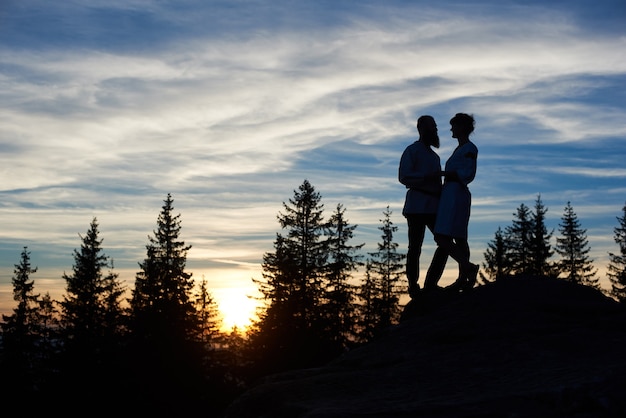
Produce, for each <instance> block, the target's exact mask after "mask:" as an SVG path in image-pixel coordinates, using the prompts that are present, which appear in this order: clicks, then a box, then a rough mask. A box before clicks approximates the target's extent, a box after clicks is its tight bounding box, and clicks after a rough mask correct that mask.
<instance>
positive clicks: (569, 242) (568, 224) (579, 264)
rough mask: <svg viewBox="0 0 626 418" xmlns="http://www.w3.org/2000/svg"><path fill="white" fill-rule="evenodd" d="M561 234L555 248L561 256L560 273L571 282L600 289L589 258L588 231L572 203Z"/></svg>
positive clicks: (560, 225) (564, 216) (559, 262)
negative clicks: (583, 226) (581, 223)
mask: <svg viewBox="0 0 626 418" xmlns="http://www.w3.org/2000/svg"><path fill="white" fill-rule="evenodd" d="M559 232H560V236H559V237H557V239H556V247H555V250H556V252H557V254H559V255H560V256H561V259H560V260H559V261H557V263H556V266H557V268H558V273H559V274H564V275H565V277H564V278H565V279H566V280H568V281H570V282H573V283H579V284H583V285H586V286H591V287H593V288H596V289H599V288H600V281H599V279H598V278H596V277H595V274H596V271H597V270H596V269H595V268H594V266H593V260H592V259H590V258H589V252H590V248H589V241H587V235H586V234H587V230H586V229H583V228H581V225H580V222H579V220H578V216H577V215H576V213H575V212H574V208H572V205H571V203H570V202H567V205H566V206H565V209H564V212H563V216H562V217H561V222H560V223H559Z"/></svg>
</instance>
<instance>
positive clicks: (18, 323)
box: [0, 247, 41, 391]
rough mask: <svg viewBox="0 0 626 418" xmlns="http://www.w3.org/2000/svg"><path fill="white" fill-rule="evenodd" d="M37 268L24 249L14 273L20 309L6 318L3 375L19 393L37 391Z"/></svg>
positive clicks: (12, 280)
mask: <svg viewBox="0 0 626 418" xmlns="http://www.w3.org/2000/svg"><path fill="white" fill-rule="evenodd" d="M36 272H37V268H36V267H34V268H33V267H32V266H31V264H30V252H29V251H28V249H27V247H24V249H23V250H22V253H21V257H20V263H19V264H16V265H15V269H14V270H13V278H12V279H11V283H12V284H13V300H14V301H15V302H17V306H16V307H15V308H14V309H13V313H12V314H11V315H2V320H3V322H2V323H1V324H0V326H1V327H2V338H1V339H0V341H1V342H2V348H3V351H2V353H3V355H2V357H0V359H1V360H2V370H3V373H2V376H3V379H5V378H6V379H9V380H10V381H11V385H12V386H14V388H13V389H15V390H16V391H22V390H27V391H31V390H32V389H33V387H32V386H33V383H34V376H33V371H34V369H35V366H36V363H37V355H38V346H39V341H40V339H41V336H40V333H39V318H38V298H39V295H36V294H34V286H35V282H34V280H33V279H31V277H30V276H31V274H33V273H36Z"/></svg>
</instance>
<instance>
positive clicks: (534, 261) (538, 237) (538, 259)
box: [529, 195, 556, 277]
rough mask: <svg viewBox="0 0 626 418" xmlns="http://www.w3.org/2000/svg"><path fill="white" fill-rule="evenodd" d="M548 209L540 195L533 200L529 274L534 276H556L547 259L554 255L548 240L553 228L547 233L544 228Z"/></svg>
mask: <svg viewBox="0 0 626 418" xmlns="http://www.w3.org/2000/svg"><path fill="white" fill-rule="evenodd" d="M547 212H548V209H547V208H546V207H545V206H544V205H543V202H542V201H541V196H540V195H539V196H537V199H536V200H535V211H534V212H533V213H532V216H531V219H532V226H533V229H532V232H531V239H530V260H531V264H530V268H531V269H530V272H529V273H530V274H531V275H535V276H547V277H556V272H555V271H554V267H553V266H552V264H551V263H550V261H549V259H550V257H552V255H554V251H552V245H551V244H550V240H551V239H552V235H553V233H554V230H553V231H552V232H550V233H548V230H547V228H546V224H545V221H546V213H547Z"/></svg>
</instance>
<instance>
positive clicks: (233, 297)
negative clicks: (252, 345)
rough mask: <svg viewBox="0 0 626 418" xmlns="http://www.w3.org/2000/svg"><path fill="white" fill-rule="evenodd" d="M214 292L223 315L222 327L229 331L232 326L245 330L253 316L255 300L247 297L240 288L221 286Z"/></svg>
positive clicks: (255, 305)
mask: <svg viewBox="0 0 626 418" xmlns="http://www.w3.org/2000/svg"><path fill="white" fill-rule="evenodd" d="M214 293H215V299H216V301H217V305H218V307H219V310H220V313H221V314H222V317H223V324H222V329H223V330H224V331H226V332H230V331H231V330H232V329H233V327H237V328H239V330H240V331H245V329H246V328H247V327H248V326H249V325H250V323H251V320H252V318H254V316H255V309H256V307H257V302H256V301H255V300H254V299H252V298H250V297H248V294H247V293H246V292H245V289H242V288H232V287H231V288H222V289H217V290H215V292H214Z"/></svg>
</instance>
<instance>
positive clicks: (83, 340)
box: [61, 218, 121, 356]
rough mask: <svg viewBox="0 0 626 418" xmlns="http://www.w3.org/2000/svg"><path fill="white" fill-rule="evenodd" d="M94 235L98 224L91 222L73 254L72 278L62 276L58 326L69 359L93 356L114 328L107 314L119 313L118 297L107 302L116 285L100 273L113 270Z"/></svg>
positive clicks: (113, 277)
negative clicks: (64, 291) (78, 248)
mask: <svg viewBox="0 0 626 418" xmlns="http://www.w3.org/2000/svg"><path fill="white" fill-rule="evenodd" d="M98 235H99V231H98V222H97V219H96V218H93V220H92V221H91V224H90V225H89V230H88V231H87V234H86V235H85V236H84V237H82V236H80V235H79V236H80V238H81V240H82V243H81V248H80V251H79V250H74V266H73V267H72V274H65V273H64V274H63V278H64V279H65V282H66V293H65V295H63V301H61V308H62V309H61V323H62V325H63V329H64V334H65V342H66V344H67V348H68V349H69V350H70V351H71V352H72V354H71V356H75V355H76V354H75V353H76V352H79V353H81V355H83V356H88V355H91V354H92V353H94V352H96V351H97V350H99V349H100V348H101V346H102V344H103V342H104V338H105V337H106V336H107V335H108V336H110V335H111V334H114V332H113V331H112V330H113V329H115V327H117V326H118V324H117V323H116V322H115V323H110V322H109V320H110V319H111V318H110V316H109V314H110V312H112V311H114V312H117V313H119V312H121V307H120V303H121V301H120V296H121V294H118V295H117V296H116V297H113V298H111V291H112V289H114V288H117V287H119V286H120V285H119V283H117V274H114V273H112V272H111V271H110V270H109V272H108V273H105V271H104V269H105V268H109V269H112V268H113V267H112V262H111V261H110V259H109V257H107V256H106V255H105V254H104V251H103V249H102V239H99V236H98ZM109 327H111V328H109Z"/></svg>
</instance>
